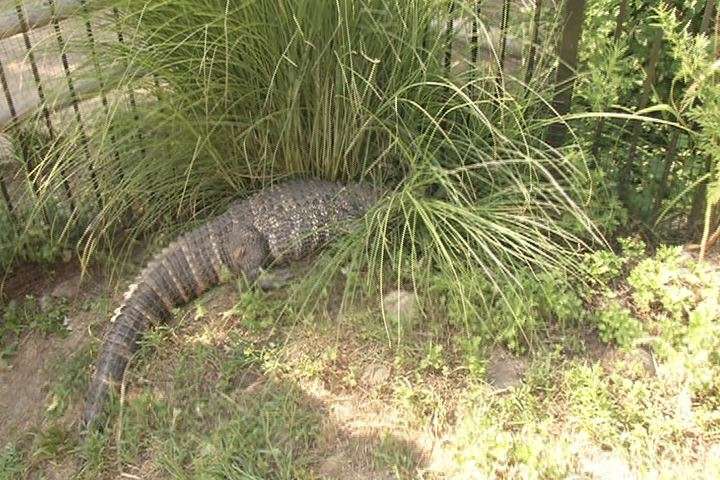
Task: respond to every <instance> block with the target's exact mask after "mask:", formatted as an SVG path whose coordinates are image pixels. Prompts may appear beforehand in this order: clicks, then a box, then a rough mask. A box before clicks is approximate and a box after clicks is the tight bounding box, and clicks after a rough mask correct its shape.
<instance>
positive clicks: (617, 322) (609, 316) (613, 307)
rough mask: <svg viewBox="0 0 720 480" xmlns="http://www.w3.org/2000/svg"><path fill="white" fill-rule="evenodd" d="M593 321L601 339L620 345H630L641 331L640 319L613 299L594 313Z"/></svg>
mask: <svg viewBox="0 0 720 480" xmlns="http://www.w3.org/2000/svg"><path fill="white" fill-rule="evenodd" d="M595 321H596V322H597V327H598V332H599V333H600V338H601V339H602V341H603V342H605V343H611V342H612V343H615V344H616V345H618V346H620V347H629V346H631V345H632V343H633V342H634V341H635V340H637V339H638V338H639V337H640V336H641V335H642V333H643V327H642V324H641V323H640V321H639V320H638V319H636V318H635V317H634V316H633V315H632V313H631V312H630V310H628V309H627V308H623V307H622V306H621V305H620V304H619V303H618V302H617V301H615V300H613V299H610V300H609V302H608V303H607V304H606V305H605V306H604V307H603V308H602V309H601V310H600V311H598V312H596V313H595Z"/></svg>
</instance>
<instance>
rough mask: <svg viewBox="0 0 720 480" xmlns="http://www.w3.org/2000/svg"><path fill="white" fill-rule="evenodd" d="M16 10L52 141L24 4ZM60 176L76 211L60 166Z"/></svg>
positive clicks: (50, 126)
mask: <svg viewBox="0 0 720 480" xmlns="http://www.w3.org/2000/svg"><path fill="white" fill-rule="evenodd" d="M15 10H16V12H17V17H18V21H19V22H20V26H21V28H22V30H23V33H22V36H23V41H24V42H25V49H26V50H27V57H28V60H29V61H30V69H31V71H32V75H33V80H34V81H35V88H36V89H37V94H38V98H39V99H40V105H41V109H42V115H43V118H44V119H45V125H46V127H47V129H48V134H49V135H50V140H52V141H54V140H55V129H54V128H53V124H52V121H51V120H50V110H49V109H48V106H47V103H46V101H45V91H44V90H43V85H42V80H41V79H40V73H39V71H38V68H37V63H36V62H35V54H34V52H33V48H32V43H31V42H30V34H29V31H30V29H29V26H28V23H27V20H26V18H25V12H23V8H22V3H21V2H16V3H15ZM60 175H61V176H62V182H63V186H64V187H65V193H66V194H67V198H68V203H69V204H70V210H72V211H74V210H75V201H74V199H73V194H72V190H71V189H70V182H69V180H68V177H67V173H66V171H65V168H64V167H63V166H60Z"/></svg>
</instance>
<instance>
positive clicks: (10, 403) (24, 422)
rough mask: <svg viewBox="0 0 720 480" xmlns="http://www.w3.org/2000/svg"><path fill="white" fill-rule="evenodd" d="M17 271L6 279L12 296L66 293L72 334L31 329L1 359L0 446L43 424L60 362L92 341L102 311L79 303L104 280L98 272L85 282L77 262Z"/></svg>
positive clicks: (7, 295)
mask: <svg viewBox="0 0 720 480" xmlns="http://www.w3.org/2000/svg"><path fill="white" fill-rule="evenodd" d="M15 271H16V272H17V273H16V274H15V275H13V276H12V277H9V278H7V279H6V283H5V288H4V290H3V293H4V298H5V300H6V301H9V300H11V299H16V300H22V299H23V298H24V297H25V296H26V295H32V296H34V297H35V298H38V299H45V300H49V299H50V298H56V299H57V298H62V299H65V300H66V301H68V302H69V303H70V309H69V312H68V319H67V320H68V330H67V335H65V336H58V335H46V334H42V333H38V332H35V331H31V332H28V333H27V334H24V335H22V336H21V338H20V340H19V345H18V349H17V351H16V352H15V354H14V355H13V357H12V359H11V360H10V361H3V360H0V446H2V445H4V444H5V443H6V442H8V441H10V440H12V439H13V437H14V436H15V435H16V434H17V433H19V432H23V431H29V430H30V429H32V428H34V427H37V426H38V422H39V421H40V420H41V418H42V414H43V412H44V411H45V409H46V407H47V401H48V398H47V396H48V386H49V385H50V383H51V382H52V381H53V380H55V378H56V376H55V375H56V373H57V366H58V364H61V363H62V362H63V360H64V359H66V358H67V357H68V356H69V355H70V354H72V353H73V352H75V351H77V350H78V349H79V348H81V347H82V346H83V345H84V344H86V343H87V342H88V341H89V337H88V335H89V332H88V327H89V325H90V324H92V323H93V322H96V321H97V318H96V314H95V313H94V312H92V311H84V310H83V309H81V308H79V307H80V306H81V305H82V303H83V302H85V301H87V300H89V299H92V298H94V297H95V296H96V295H97V294H98V285H99V282H100V281H101V278H100V275H99V274H98V273H96V272H94V273H92V274H90V275H89V276H88V277H87V278H85V279H84V281H83V282H82V283H81V273H80V268H79V264H78V263H77V262H65V263H59V264H57V265H56V266H55V267H53V268H50V267H47V266H45V267H43V266H40V265H35V264H30V265H26V266H23V267H20V268H17V269H16V270H15Z"/></svg>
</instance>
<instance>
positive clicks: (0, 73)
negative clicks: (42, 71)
mask: <svg viewBox="0 0 720 480" xmlns="http://www.w3.org/2000/svg"><path fill="white" fill-rule="evenodd" d="M0 83H1V84H2V89H3V93H4V94H5V101H6V102H7V105H8V109H9V110H10V115H11V116H12V117H13V118H15V117H16V116H17V113H16V112H15V103H14V102H13V98H12V93H10V86H9V85H8V82H7V77H6V76H5V67H4V66H3V64H2V59H0ZM0 148H1V147H0ZM0 193H2V197H3V200H4V201H5V205H6V206H7V211H8V215H9V216H10V220H11V221H12V222H13V224H17V218H16V217H15V207H14V206H13V203H12V200H11V199H10V193H9V192H8V189H7V185H5V176H4V175H3V174H2V171H0Z"/></svg>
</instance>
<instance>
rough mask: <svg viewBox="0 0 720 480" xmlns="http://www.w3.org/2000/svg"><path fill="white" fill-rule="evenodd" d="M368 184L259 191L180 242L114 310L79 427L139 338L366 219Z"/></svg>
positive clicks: (296, 183) (103, 399) (373, 197)
mask: <svg viewBox="0 0 720 480" xmlns="http://www.w3.org/2000/svg"><path fill="white" fill-rule="evenodd" d="M378 197H379V193H378V190H377V189H376V188H374V187H372V186H370V185H368V184H363V183H354V184H349V185H343V184H340V183H335V182H328V181H322V180H314V179H309V180H292V181H288V182H285V183H281V184H278V185H274V186H271V187H269V188H266V189H264V190H260V191H259V192H258V193H255V194H253V195H251V196H249V197H248V198H246V199H244V200H238V201H236V202H234V203H232V204H231V205H230V207H229V208H228V209H227V211H226V212H225V213H223V214H222V215H220V216H218V217H216V218H215V219H213V220H211V221H209V222H207V223H205V224H203V225H202V226H200V227H198V228H196V229H195V230H192V231H190V232H189V233H187V234H185V235H183V236H181V237H180V238H178V239H177V240H175V241H174V242H172V243H171V244H170V245H169V246H167V247H166V248H165V249H164V250H163V251H162V252H160V253H159V254H158V255H156V256H155V257H154V258H153V260H152V261H150V262H149V263H148V264H147V266H146V267H145V268H144V269H143V270H142V271H141V273H140V274H139V275H138V276H137V277H136V279H135V281H134V282H133V283H132V284H131V285H130V287H129V289H128V290H127V292H126V293H125V296H124V301H123V302H122V304H121V305H120V306H119V307H118V308H117V309H116V310H115V314H114V316H113V317H112V319H111V325H110V327H109V328H108V330H107V333H106V335H105V340H104V344H103V347H102V351H101V353H100V357H99V359H98V361H97V363H96V366H95V372H94V375H93V378H92V380H91V382H90V386H89V388H88V393H87V396H86V400H85V409H84V413H83V418H82V424H83V426H84V427H90V426H92V425H93V424H96V423H97V420H98V419H99V418H100V417H101V414H102V413H103V412H104V410H105V404H106V403H107V400H108V397H109V395H110V393H111V391H112V390H113V389H114V388H116V387H117V386H118V385H119V384H120V383H121V382H122V379H123V375H124V373H125V369H126V367H127V364H128V361H129V360H130V357H131V356H132V355H133V353H134V352H135V350H136V349H137V347H138V341H139V339H140V337H141V335H142V334H143V333H144V332H145V331H147V330H148V328H150V327H151V326H152V325H153V324H156V323H158V322H161V321H167V320H168V319H170V317H171V312H172V309H173V308H176V307H178V306H181V305H184V304H186V303H188V302H190V301H191V300H193V299H195V298H197V297H198V296H200V295H201V294H202V293H203V292H205V291H206V290H208V289H209V288H210V287H212V286H214V285H216V284H218V283H220V281H221V279H222V278H224V277H225V276H226V274H227V273H230V274H231V275H237V276H243V277H245V279H246V280H247V281H248V283H249V284H251V283H252V282H254V281H255V280H256V279H257V277H258V274H259V273H260V271H261V269H262V268H263V267H266V266H268V265H270V264H272V265H273V266H275V265H282V264H286V263H288V262H291V261H293V260H299V259H301V258H304V257H306V256H308V255H309V254H310V253H312V252H314V251H316V250H318V249H319V248H320V247H322V246H323V245H325V244H326V243H328V242H329V241H330V240H331V239H332V237H333V236H334V234H335V233H336V232H337V231H338V229H337V226H338V225H340V224H342V223H343V222H346V221H349V220H352V219H357V218H359V217H361V216H362V215H364V214H365V212H366V211H367V209H368V208H370V207H371V206H372V205H373V204H374V203H375V202H376V201H377V199H378Z"/></svg>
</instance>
